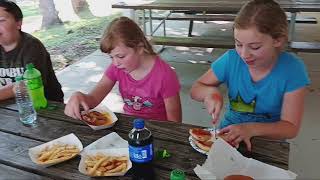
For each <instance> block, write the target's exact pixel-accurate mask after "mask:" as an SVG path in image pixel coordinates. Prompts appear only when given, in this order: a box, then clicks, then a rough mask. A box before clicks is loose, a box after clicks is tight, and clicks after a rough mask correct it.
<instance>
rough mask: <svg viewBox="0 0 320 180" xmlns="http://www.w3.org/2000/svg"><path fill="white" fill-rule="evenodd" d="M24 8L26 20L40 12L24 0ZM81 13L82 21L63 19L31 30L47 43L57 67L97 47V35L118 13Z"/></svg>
mask: <svg viewBox="0 0 320 180" xmlns="http://www.w3.org/2000/svg"><path fill="white" fill-rule="evenodd" d="M20 7H21V6H20ZM21 9H22V11H23V14H24V22H28V21H30V22H32V21H33V19H34V18H35V17H37V16H41V15H40V12H39V9H38V7H37V6H35V5H34V4H24V5H23V6H22V7H21ZM78 16H79V17H81V20H80V21H76V22H64V23H63V24H61V25H54V26H52V27H51V28H49V29H45V30H38V31H36V32H33V33H31V34H32V35H34V36H35V37H37V38H38V39H40V40H41V41H42V42H43V44H44V45H45V46H46V48H47V50H48V51H49V53H50V55H51V59H52V63H53V66H54V69H55V70H61V69H63V68H64V67H66V66H68V65H70V64H72V63H74V62H76V61H77V60H79V59H81V58H82V57H84V56H87V55H89V54H90V53H92V52H93V51H95V50H97V49H98V48H99V41H97V40H96V37H99V36H101V35H102V33H103V31H104V29H105V27H106V25H107V24H108V23H109V22H110V20H112V19H113V18H114V17H115V16H117V15H112V16H106V17H95V16H93V15H92V14H91V13H90V11H89V10H85V11H83V12H81V13H79V14H78Z"/></svg>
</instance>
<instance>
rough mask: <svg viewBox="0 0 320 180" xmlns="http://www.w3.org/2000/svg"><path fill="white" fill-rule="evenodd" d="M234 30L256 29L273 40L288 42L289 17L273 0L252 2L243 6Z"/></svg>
mask: <svg viewBox="0 0 320 180" xmlns="http://www.w3.org/2000/svg"><path fill="white" fill-rule="evenodd" d="M233 26H234V29H248V28H250V27H256V28H257V30H258V31H259V32H261V33H264V34H268V35H270V36H271V37H272V38H273V39H277V38H284V39H285V42H286V41H287V40H288V22H287V16H286V14H285V12H284V11H283V9H282V8H281V7H280V5H279V4H278V3H276V2H275V1H273V0H251V1H249V2H247V3H246V4H245V5H244V6H242V8H241V10H240V11H239V13H238V15H237V17H236V19H235V21H234V25H233Z"/></svg>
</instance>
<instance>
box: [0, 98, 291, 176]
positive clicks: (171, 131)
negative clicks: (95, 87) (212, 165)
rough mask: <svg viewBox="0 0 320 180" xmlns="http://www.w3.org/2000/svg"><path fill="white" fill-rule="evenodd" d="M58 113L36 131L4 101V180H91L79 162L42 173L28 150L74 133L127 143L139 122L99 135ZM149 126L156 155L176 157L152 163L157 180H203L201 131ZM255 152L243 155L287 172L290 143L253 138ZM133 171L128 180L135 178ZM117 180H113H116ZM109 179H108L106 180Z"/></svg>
mask: <svg viewBox="0 0 320 180" xmlns="http://www.w3.org/2000/svg"><path fill="white" fill-rule="evenodd" d="M49 104H51V105H52V104H53V105H55V108H47V109H43V110H40V111H39V112H38V119H37V126H36V127H27V126H24V125H22V123H21V122H20V121H19V117H18V112H17V107H16V104H15V102H14V101H13V100H8V101H3V102H0V124H1V126H0V144H1V145H0V172H1V178H3V179H19V178H20V179H21V178H23V179H90V177H89V176H86V175H84V174H81V173H80V172H79V171H78V165H79V162H80V157H79V156H78V157H76V158H74V159H71V160H69V161H66V162H63V163H60V164H57V165H54V166H51V167H48V168H42V167H39V166H37V165H36V164H34V163H33V162H32V161H31V159H30V158H29V156H28V149H29V148H31V147H34V146H37V145H40V144H42V143H45V142H48V141H51V140H53V139H56V138H59V137H61V136H64V135H67V134H70V133H74V134H75V135H76V136H77V137H78V138H79V139H80V141H81V142H82V144H83V145H84V147H85V146H87V145H88V144H90V143H92V142H94V141H95V140H97V139H99V138H101V137H103V136H105V135H107V134H109V133H111V132H116V133H118V134H119V135H120V136H121V137H122V138H123V139H125V140H128V133H129V131H130V130H131V129H132V127H133V120H134V119H135V117H132V116H127V115H125V114H116V115H117V117H118V119H119V120H118V121H117V122H116V124H115V125H114V126H113V127H112V128H110V129H104V130H98V131H94V130H92V129H91V128H90V127H89V126H87V125H86V124H84V123H83V122H82V121H80V120H76V119H72V118H70V117H67V116H66V115H64V112H63V111H64V106H65V105H64V104H62V103H56V102H50V103H49ZM146 127H147V128H148V129H150V130H151V132H152V134H153V137H154V148H155V151H157V150H159V149H166V150H167V151H168V152H169V153H170V154H171V157H169V158H167V159H156V160H154V162H153V165H154V171H155V175H156V179H168V178H169V177H170V172H171V171H172V170H173V169H181V170H183V171H184V172H185V173H186V175H187V178H188V179H199V178H198V177H197V176H196V174H195V173H194V171H193V168H195V166H196V165H197V164H199V165H202V164H203V163H204V161H205V159H206V156H205V155H203V154H200V153H199V152H197V151H195V150H194V149H193V148H192V147H191V146H190V144H189V141H188V137H189V129H190V128H194V127H198V126H194V125H189V124H179V123H174V122H159V121H146ZM252 143H253V148H252V152H247V151H246V150H245V147H244V146H242V147H240V149H239V151H240V152H242V153H243V154H244V155H245V156H247V157H251V158H254V159H257V160H260V161H262V162H265V163H268V164H271V165H274V166H277V167H280V168H284V169H288V156H289V144H288V143H287V142H283V141H273V140H267V139H263V138H254V139H252ZM130 177H131V174H130V171H129V172H128V173H127V175H126V176H124V177H117V179H130ZM114 178H115V177H109V179H114ZM107 179H108V178H107Z"/></svg>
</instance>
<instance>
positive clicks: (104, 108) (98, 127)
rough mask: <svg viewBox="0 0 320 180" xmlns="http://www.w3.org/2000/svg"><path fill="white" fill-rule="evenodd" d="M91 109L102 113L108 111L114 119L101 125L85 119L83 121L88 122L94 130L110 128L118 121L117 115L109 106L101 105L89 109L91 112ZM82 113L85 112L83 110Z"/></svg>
mask: <svg viewBox="0 0 320 180" xmlns="http://www.w3.org/2000/svg"><path fill="white" fill-rule="evenodd" d="M91 111H98V112H100V113H108V114H110V116H111V121H112V122H111V123H110V124H106V125H101V126H94V125H91V124H89V123H88V122H86V121H84V120H83V122H84V123H86V124H87V125H88V126H90V127H91V128H92V129H93V130H100V129H106V128H110V127H112V126H113V125H114V124H115V123H116V121H118V118H117V116H116V115H115V114H114V113H113V112H112V111H111V110H110V109H109V108H108V107H107V106H103V105H99V106H97V107H95V108H93V109H90V110H89V112H91ZM82 114H84V112H82Z"/></svg>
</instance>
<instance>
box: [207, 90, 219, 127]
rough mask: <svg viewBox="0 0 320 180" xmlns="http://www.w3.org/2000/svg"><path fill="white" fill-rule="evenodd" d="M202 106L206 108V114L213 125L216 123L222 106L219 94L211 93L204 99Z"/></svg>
mask: <svg viewBox="0 0 320 180" xmlns="http://www.w3.org/2000/svg"><path fill="white" fill-rule="evenodd" d="M203 102H204V105H205V106H206V108H207V111H208V113H209V114H210V115H211V116H212V123H213V124H215V123H216V122H217V121H218V118H219V115H220V111H221V108H222V105H223V98H222V96H221V94H219V93H213V94H210V95H209V96H206V97H205V98H204V101H203Z"/></svg>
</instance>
